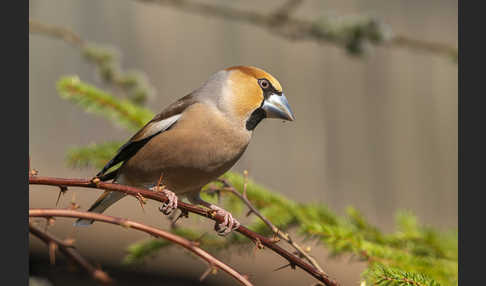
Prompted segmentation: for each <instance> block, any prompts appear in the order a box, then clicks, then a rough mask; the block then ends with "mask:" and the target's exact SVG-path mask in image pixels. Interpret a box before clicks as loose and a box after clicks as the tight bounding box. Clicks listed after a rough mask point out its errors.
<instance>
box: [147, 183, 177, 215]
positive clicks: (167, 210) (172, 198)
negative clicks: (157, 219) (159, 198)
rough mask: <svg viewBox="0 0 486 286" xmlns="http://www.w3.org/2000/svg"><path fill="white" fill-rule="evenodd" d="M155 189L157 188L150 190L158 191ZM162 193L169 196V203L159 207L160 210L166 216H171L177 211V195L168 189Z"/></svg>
mask: <svg viewBox="0 0 486 286" xmlns="http://www.w3.org/2000/svg"><path fill="white" fill-rule="evenodd" d="M155 188H157V187H153V188H150V189H151V190H152V191H154V190H156V189H155ZM157 190H158V189H157ZM162 193H163V194H165V195H166V196H167V198H168V199H169V201H168V202H165V203H163V204H162V206H160V207H159V210H160V211H161V212H162V213H163V214H165V215H170V214H171V213H172V211H173V210H175V209H177V202H178V198H177V195H176V194H175V193H174V192H172V191H169V190H167V189H163V190H162Z"/></svg>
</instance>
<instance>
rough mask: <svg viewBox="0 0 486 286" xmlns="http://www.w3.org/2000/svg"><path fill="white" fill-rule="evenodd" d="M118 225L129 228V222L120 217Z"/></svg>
mask: <svg viewBox="0 0 486 286" xmlns="http://www.w3.org/2000/svg"><path fill="white" fill-rule="evenodd" d="M120 225H121V226H123V227H125V228H130V224H129V223H128V221H127V220H126V219H121V220H120Z"/></svg>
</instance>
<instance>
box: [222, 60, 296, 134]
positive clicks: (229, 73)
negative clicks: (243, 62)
mask: <svg viewBox="0 0 486 286" xmlns="http://www.w3.org/2000/svg"><path fill="white" fill-rule="evenodd" d="M216 75H217V76H216V77H215V79H219V80H221V81H222V85H221V88H222V89H221V90H222V92H221V93H220V98H219V102H220V106H222V108H223V109H224V110H225V111H226V112H227V113H229V114H230V115H231V116H232V117H233V118H235V119H236V120H238V121H240V122H241V123H243V124H244V125H245V127H246V129H247V130H253V129H254V128H255V127H256V126H257V125H258V123H259V122H260V121H261V120H263V119H264V118H278V119H283V120H288V121H292V120H294V119H295V117H294V114H293V113H292V110H291V109H290V106H289V103H288V101H287V98H286V97H285V95H284V93H283V91H282V86H281V85H280V83H279V82H278V81H277V79H275V78H274V77H273V76H272V75H271V74H269V73H267V72H265V71H264V70H262V69H259V68H256V67H252V66H234V67H229V68H227V69H225V70H223V71H221V72H219V73H217V74H216Z"/></svg>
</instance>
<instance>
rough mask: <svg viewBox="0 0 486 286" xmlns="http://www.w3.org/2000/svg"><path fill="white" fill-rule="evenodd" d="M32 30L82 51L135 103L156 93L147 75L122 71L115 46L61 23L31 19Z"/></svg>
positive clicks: (102, 74) (111, 83)
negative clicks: (95, 41)
mask: <svg viewBox="0 0 486 286" xmlns="http://www.w3.org/2000/svg"><path fill="white" fill-rule="evenodd" d="M29 33H31V34H39V35H44V36H48V37H51V38H55V39H61V40H63V41H64V42H66V43H68V44H70V45H71V46H73V47H75V48H77V49H79V50H80V52H81V54H82V56H83V57H84V58H85V59H86V60H87V61H88V62H90V63H92V64H94V65H95V66H96V68H97V71H98V73H99V75H100V77H101V78H102V79H103V80H104V81H105V82H106V83H108V84H110V85H112V86H113V87H114V88H115V89H116V91H117V92H122V93H125V94H126V95H127V96H128V99H130V100H131V101H133V102H134V103H138V104H143V103H145V101H146V99H147V98H148V97H150V96H152V94H154V88H153V87H152V86H151V85H150V84H149V82H148V78H147V76H146V75H145V74H144V73H142V72H140V71H123V70H122V69H121V67H120V58H121V57H120V55H119V53H118V52H117V51H116V50H115V49H113V48H106V47H100V46H99V45H96V44H93V43H91V42H88V41H85V40H83V38H81V37H80V36H79V35H78V34H76V33H75V32H73V31H71V30H69V29H67V28H64V27H60V26H53V25H48V24H45V23H42V22H39V21H36V20H32V19H29Z"/></svg>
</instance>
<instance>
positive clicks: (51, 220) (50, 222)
mask: <svg viewBox="0 0 486 286" xmlns="http://www.w3.org/2000/svg"><path fill="white" fill-rule="evenodd" d="M55 221H56V219H55V218H53V217H46V227H45V229H44V231H45V232H47V228H48V227H50V226H51V225H54V222H55Z"/></svg>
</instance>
